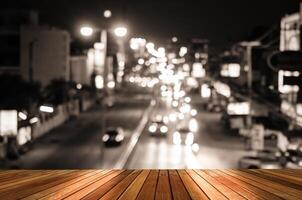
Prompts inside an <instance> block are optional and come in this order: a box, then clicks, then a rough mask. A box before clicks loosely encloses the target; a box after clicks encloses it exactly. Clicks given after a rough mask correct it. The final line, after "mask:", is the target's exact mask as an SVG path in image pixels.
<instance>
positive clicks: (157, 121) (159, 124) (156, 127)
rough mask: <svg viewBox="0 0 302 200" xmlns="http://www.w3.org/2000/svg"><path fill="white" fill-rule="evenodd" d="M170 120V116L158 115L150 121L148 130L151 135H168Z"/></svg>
mask: <svg viewBox="0 0 302 200" xmlns="http://www.w3.org/2000/svg"><path fill="white" fill-rule="evenodd" d="M168 122H169V117H168V116H161V115H156V116H155V117H154V118H153V119H152V120H151V122H150V123H149V127H148V131H149V133H150V135H151V136H166V135H167V133H168V131H169V128H168V126H167V123H168Z"/></svg>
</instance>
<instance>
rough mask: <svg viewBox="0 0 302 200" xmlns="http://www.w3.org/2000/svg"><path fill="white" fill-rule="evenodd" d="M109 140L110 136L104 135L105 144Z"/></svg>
mask: <svg viewBox="0 0 302 200" xmlns="http://www.w3.org/2000/svg"><path fill="white" fill-rule="evenodd" d="M108 140H109V135H107V134H106V135H104V136H103V142H107V141H108Z"/></svg>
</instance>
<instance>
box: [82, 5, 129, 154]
mask: <svg viewBox="0 0 302 200" xmlns="http://www.w3.org/2000/svg"><path fill="white" fill-rule="evenodd" d="M111 15H112V13H111V11H110V10H105V11H104V17H105V18H107V19H108V18H110V17H111ZM95 31H99V32H100V43H101V45H95V47H97V46H101V47H102V50H103V53H104V62H103V100H102V110H103V117H102V122H101V124H102V135H101V139H102V138H103V136H104V135H105V134H106V107H107V95H108V90H107V87H108V86H107V82H108V80H107V79H108V66H107V63H106V58H107V35H108V31H110V29H108V28H107V25H105V27H103V28H99V29H94V28H92V27H91V26H83V27H82V28H81V30H80V32H81V34H82V35H83V36H84V37H91V36H92V35H93V33H94V32H95ZM113 32H114V34H115V36H116V37H118V38H123V37H125V36H126V35H127V28H125V27H124V26H118V27H116V28H115V29H114V30H113ZM101 148H103V145H101ZM102 152H103V151H102Z"/></svg>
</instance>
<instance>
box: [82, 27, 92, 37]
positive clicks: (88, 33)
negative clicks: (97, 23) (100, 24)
mask: <svg viewBox="0 0 302 200" xmlns="http://www.w3.org/2000/svg"><path fill="white" fill-rule="evenodd" d="M80 32H81V34H82V35H83V36H85V37H90V36H91V35H92V34H93V28H91V27H90V26H83V27H82V28H81V30H80Z"/></svg>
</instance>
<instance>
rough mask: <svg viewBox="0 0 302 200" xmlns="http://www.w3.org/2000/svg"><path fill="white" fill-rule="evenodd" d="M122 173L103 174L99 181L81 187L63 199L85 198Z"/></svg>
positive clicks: (116, 171) (117, 171) (118, 171)
mask: <svg viewBox="0 0 302 200" xmlns="http://www.w3.org/2000/svg"><path fill="white" fill-rule="evenodd" d="M122 172H123V171H121V170H111V173H109V174H105V175H104V176H102V177H101V178H100V179H98V180H96V181H94V182H92V183H91V184H89V185H88V186H86V187H82V188H81V189H80V190H78V191H76V192H75V193H73V194H72V195H70V196H68V197H66V198H65V199H66V200H72V199H81V198H83V197H85V196H86V195H87V194H89V193H91V192H93V191H94V190H95V189H96V188H98V187H101V186H102V185H104V184H105V183H107V182H108V181H110V180H111V179H112V178H114V177H116V176H118V175H119V174H121V173H122Z"/></svg>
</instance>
